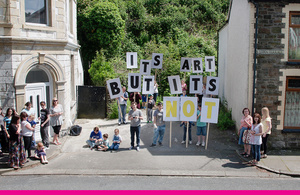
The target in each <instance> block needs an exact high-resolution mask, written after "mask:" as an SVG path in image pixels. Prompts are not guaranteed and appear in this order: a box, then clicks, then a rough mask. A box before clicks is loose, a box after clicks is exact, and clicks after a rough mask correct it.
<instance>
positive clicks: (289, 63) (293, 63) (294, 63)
mask: <svg viewBox="0 0 300 195" xmlns="http://www.w3.org/2000/svg"><path fill="white" fill-rule="evenodd" d="M285 64H286V65H294V66H297V65H300V62H286V63H285Z"/></svg>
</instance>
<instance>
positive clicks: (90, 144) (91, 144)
mask: <svg viewBox="0 0 300 195" xmlns="http://www.w3.org/2000/svg"><path fill="white" fill-rule="evenodd" d="M86 143H87V144H88V145H89V146H90V147H91V148H93V147H95V146H99V145H100V142H97V143H96V142H95V141H91V140H86Z"/></svg>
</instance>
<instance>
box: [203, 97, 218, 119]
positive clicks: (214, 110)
mask: <svg viewBox="0 0 300 195" xmlns="http://www.w3.org/2000/svg"><path fill="white" fill-rule="evenodd" d="M219 103H220V100H219V99H218V98H202V106H201V120H200V121H201V122H206V123H218V116H219Z"/></svg>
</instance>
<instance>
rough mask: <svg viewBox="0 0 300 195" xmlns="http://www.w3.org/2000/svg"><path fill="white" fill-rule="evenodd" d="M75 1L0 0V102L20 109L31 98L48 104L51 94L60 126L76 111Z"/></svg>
mask: <svg viewBox="0 0 300 195" xmlns="http://www.w3.org/2000/svg"><path fill="white" fill-rule="evenodd" d="M76 4H77V3H76V1H74V0H55V1H54V0H0V105H1V106H2V107H3V108H4V111H6V108H8V107H13V108H16V110H17V111H18V112H20V111H21V110H22V108H23V107H24V104H25V102H27V101H31V102H32V104H33V108H34V109H35V113H36V115H38V113H39V102H40V101H41V100H45V101H46V104H47V107H48V108H49V107H50V106H51V100H52V98H53V97H57V98H58V100H59V103H60V104H62V105H63V108H64V125H63V128H64V129H66V128H67V127H69V126H70V125H71V123H72V122H73V121H74V120H75V118H76V114H77V111H76V110H77V108H76V107H77V105H76V86H77V85H83V69H82V63H81V58H80V54H79V48H80V46H79V45H78V42H77V26H76V22H77V21H76V10H77V9H76Z"/></svg>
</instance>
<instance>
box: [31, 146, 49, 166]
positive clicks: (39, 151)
mask: <svg viewBox="0 0 300 195" xmlns="http://www.w3.org/2000/svg"><path fill="white" fill-rule="evenodd" d="M34 153H35V155H34V157H35V158H36V159H40V160H41V163H42V164H48V160H47V157H46V152H45V149H44V144H43V143H42V142H39V143H38V144H37V148H36V150H35V152H34Z"/></svg>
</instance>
